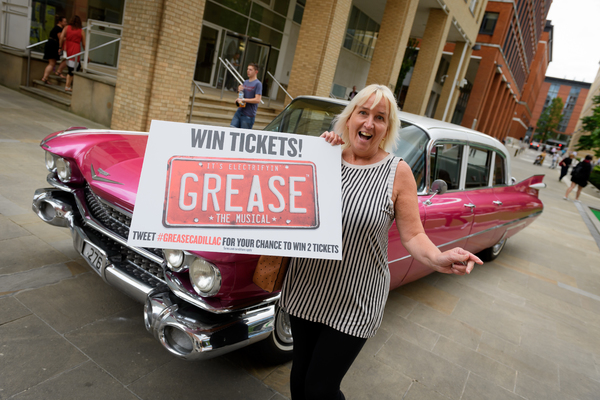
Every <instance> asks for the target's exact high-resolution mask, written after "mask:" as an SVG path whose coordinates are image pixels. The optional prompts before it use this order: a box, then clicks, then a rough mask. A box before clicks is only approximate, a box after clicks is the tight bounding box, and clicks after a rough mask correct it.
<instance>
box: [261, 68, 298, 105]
mask: <svg viewBox="0 0 600 400" xmlns="http://www.w3.org/2000/svg"><path fill="white" fill-rule="evenodd" d="M267 74H269V76H270V77H271V79H273V80H274V81H275V83H276V84H278V85H279V87H280V88H281V90H283V92H284V93H285V94H287V96H288V97H289V98H290V100H294V98H293V97H292V95H291V94H289V93H288V92H287V90H285V88H284V87H283V86H281V83H279V81H278V80H277V79H275V77H274V76H273V74H271V73H270V72H269V71H267ZM270 105H271V97H269V106H270Z"/></svg>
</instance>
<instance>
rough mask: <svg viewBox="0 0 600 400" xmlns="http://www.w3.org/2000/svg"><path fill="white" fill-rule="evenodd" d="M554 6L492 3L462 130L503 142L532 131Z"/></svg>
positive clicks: (542, 0) (545, 0) (523, 0)
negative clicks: (549, 17)
mask: <svg viewBox="0 0 600 400" xmlns="http://www.w3.org/2000/svg"><path fill="white" fill-rule="evenodd" d="M551 3H552V1H551V0H534V1H528V0H515V1H504V0H490V1H489V2H488V4H487V8H486V10H485V14H484V16H483V20H482V23H481V25H480V28H479V34H478V36H477V43H476V44H477V45H479V47H480V48H481V49H480V50H477V51H474V52H473V55H474V56H475V57H479V59H480V61H479V68H478V69H477V72H476V76H475V78H474V82H473V87H472V89H471V92H470V96H469V99H468V103H467V105H466V108H465V111H464V116H463V117H462V120H461V121H460V124H461V125H463V126H466V127H469V128H473V129H476V130H479V131H481V132H484V133H487V134H488V135H491V136H494V137H496V138H498V139H500V140H503V139H504V138H506V137H507V136H512V137H516V138H522V137H524V136H525V135H526V133H527V130H528V128H529V126H530V119H531V116H532V111H533V105H534V102H535V99H536V98H537V92H538V91H539V88H540V82H541V80H543V77H544V75H545V72H546V69H547V66H548V63H549V62H550V61H551V56H552V40H551V39H552V34H553V28H552V25H551V24H550V23H547V21H546V16H547V15H548V11H549V9H550V5H551Z"/></svg>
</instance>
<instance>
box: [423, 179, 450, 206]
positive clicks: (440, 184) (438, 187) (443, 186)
mask: <svg viewBox="0 0 600 400" xmlns="http://www.w3.org/2000/svg"><path fill="white" fill-rule="evenodd" d="M447 191H448V184H447V183H446V181H443V180H441V179H436V180H435V181H433V183H432V184H431V192H433V196H431V197H430V198H428V199H427V200H425V201H424V202H423V204H425V205H426V206H430V205H431V199H433V197H434V196H435V195H436V194H444V193H446V192H447Z"/></svg>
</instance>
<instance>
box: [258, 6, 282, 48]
mask: <svg viewBox="0 0 600 400" xmlns="http://www.w3.org/2000/svg"><path fill="white" fill-rule="evenodd" d="M252 19H255V20H257V21H258V22H262V23H263V24H265V25H269V26H270V27H272V28H275V29H277V30H279V31H283V29H284V28H285V18H284V17H282V16H280V15H277V14H275V13H274V12H273V11H271V10H268V9H266V8H264V7H261V6H259V5H258V4H254V6H253V7H252ZM277 47H279V46H277Z"/></svg>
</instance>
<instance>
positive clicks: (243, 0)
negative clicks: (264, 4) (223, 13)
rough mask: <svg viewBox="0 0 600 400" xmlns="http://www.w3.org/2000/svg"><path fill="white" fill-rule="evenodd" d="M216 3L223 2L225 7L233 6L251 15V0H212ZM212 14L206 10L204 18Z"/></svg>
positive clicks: (234, 8)
mask: <svg viewBox="0 0 600 400" xmlns="http://www.w3.org/2000/svg"><path fill="white" fill-rule="evenodd" d="M212 1H214V2H216V3H219V4H222V5H224V6H225V7H228V8H231V9H232V10H235V11H237V12H240V13H242V14H244V15H250V5H251V3H252V1H251V0H212ZM208 4H209V2H208V1H207V2H206V6H207V7H208ZM207 9H208V8H207ZM209 15H210V14H207V13H206V11H205V12H204V19H207V18H206V17H207V16H209Z"/></svg>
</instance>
